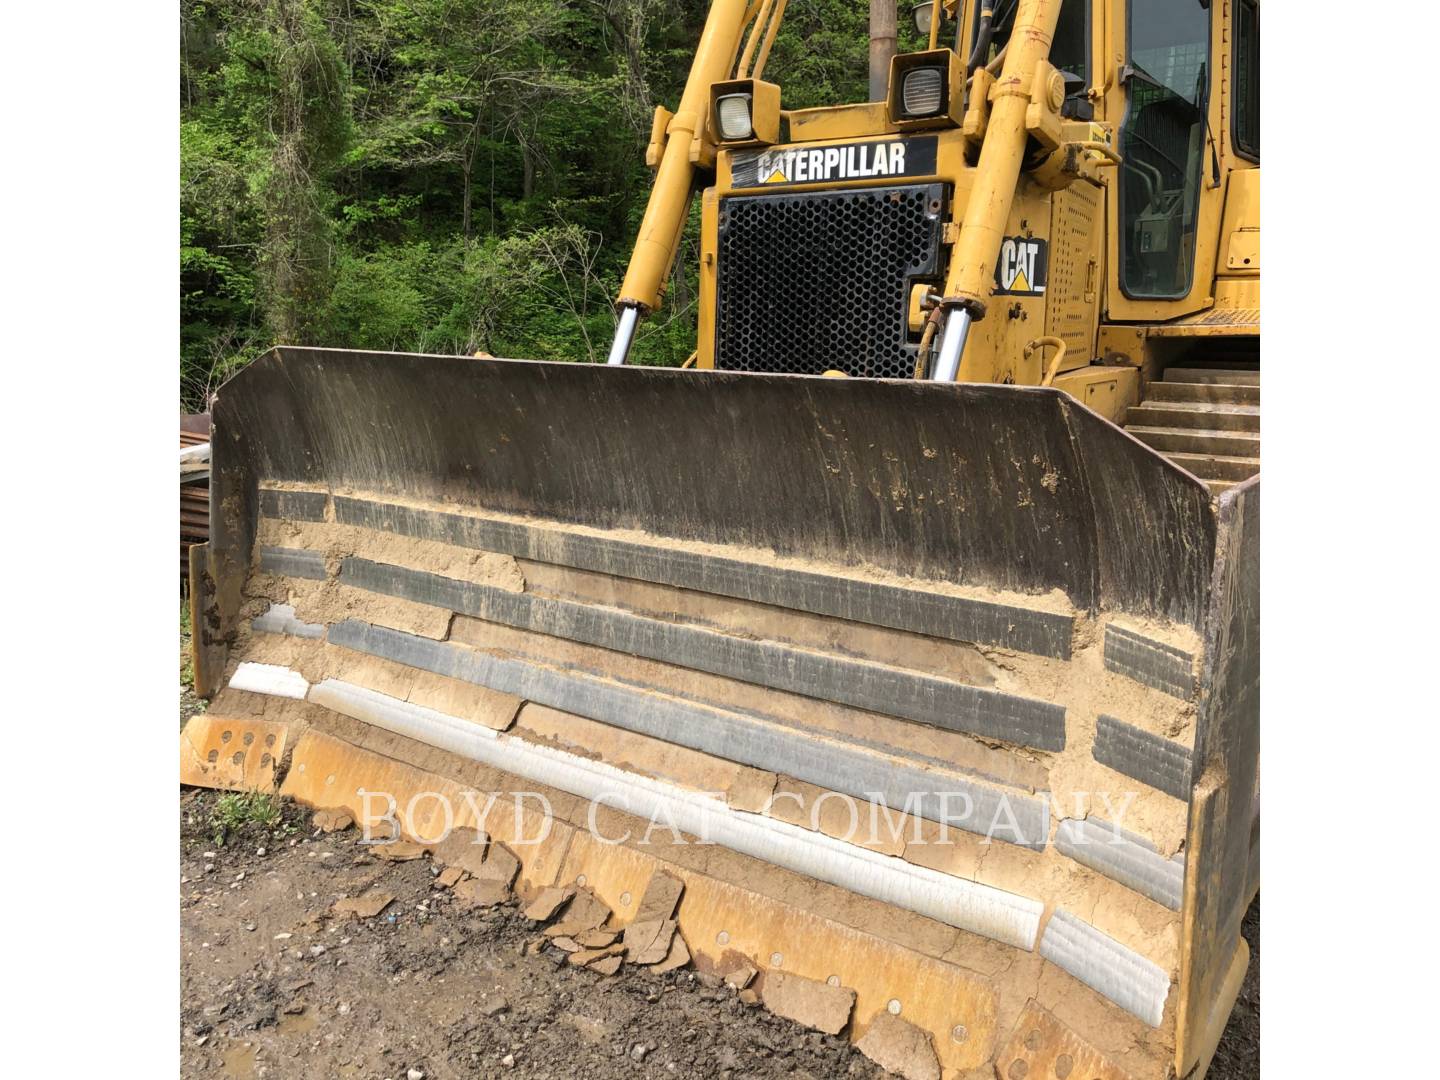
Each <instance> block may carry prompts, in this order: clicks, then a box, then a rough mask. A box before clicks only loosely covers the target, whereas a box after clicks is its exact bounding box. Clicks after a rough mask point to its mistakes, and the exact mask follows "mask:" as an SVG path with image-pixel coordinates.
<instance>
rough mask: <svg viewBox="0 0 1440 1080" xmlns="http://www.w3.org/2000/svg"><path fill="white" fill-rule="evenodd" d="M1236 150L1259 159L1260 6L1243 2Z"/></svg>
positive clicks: (1238, 15) (1238, 18) (1238, 24)
mask: <svg viewBox="0 0 1440 1080" xmlns="http://www.w3.org/2000/svg"><path fill="white" fill-rule="evenodd" d="M1231 134H1232V139H1233V141H1234V143H1235V151H1236V153H1238V154H1239V155H1240V156H1241V157H1244V158H1249V159H1250V160H1251V161H1259V160H1260V5H1259V4H1258V3H1256V2H1255V0H1240V3H1239V4H1238V5H1237V7H1236V9H1235V127H1234V130H1233V132H1232V133H1231Z"/></svg>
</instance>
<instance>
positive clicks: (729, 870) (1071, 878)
mask: <svg viewBox="0 0 1440 1080" xmlns="http://www.w3.org/2000/svg"><path fill="white" fill-rule="evenodd" d="M212 469H213V473H212V483H213V485H214V495H213V497H212V501H211V505H212V507H214V508H215V510H214V519H213V520H212V522H211V540H210V545H209V547H208V549H206V550H205V551H204V552H203V554H202V555H201V556H200V558H202V559H203V561H204V564H205V565H204V566H203V567H201V568H199V571H200V572H199V573H198V574H197V580H198V581H199V582H200V584H201V585H202V586H203V587H202V588H200V589H199V590H197V594H198V595H199V596H200V598H201V599H200V601H199V604H200V606H201V608H202V610H201V611H199V612H197V617H196V618H195V620H194V625H195V626H196V628H197V632H196V640H197V645H196V647H197V650H198V651H199V653H200V655H199V656H198V657H197V663H196V670H197V671H199V672H208V673H213V678H210V680H209V681H210V685H209V686H208V690H209V691H210V692H211V693H214V694H215V695H216V697H215V700H214V703H213V705H212V713H214V715H216V716H224V717H234V718H244V717H252V718H254V719H257V720H261V721H263V722H265V723H267V724H277V725H280V727H281V728H282V729H283V735H284V744H283V745H284V746H285V747H287V748H288V756H287V757H285V758H284V759H283V760H281V762H280V769H281V772H282V774H283V787H282V791H284V792H286V793H289V794H291V795H293V796H295V797H296V798H297V799H299V800H301V801H303V802H305V803H307V804H310V805H314V806H316V807H321V808H329V809H340V808H344V809H346V810H348V811H349V812H350V814H351V815H353V817H354V818H355V819H356V820H357V821H359V822H360V823H361V824H362V825H366V826H369V825H372V824H381V823H383V825H384V827H385V828H390V829H394V828H398V830H399V831H400V832H401V833H403V834H404V835H405V836H406V837H407V838H408V839H409V840H411V841H414V842H419V843H424V844H433V843H439V842H440V841H441V840H442V839H443V837H442V835H441V834H443V833H445V832H446V831H447V829H449V828H453V827H459V826H465V827H469V828H474V829H478V830H483V831H484V832H485V833H486V834H487V835H488V836H489V837H490V838H491V840H492V841H497V842H499V843H502V844H504V845H506V846H507V847H510V848H511V849H512V850H513V852H514V854H515V856H516V857H517V858H518V860H519V863H520V871H519V879H518V883H517V888H518V889H519V890H520V891H521V893H522V895H523V896H524V897H526V898H527V899H529V898H533V897H534V896H535V895H536V894H537V893H538V892H539V891H540V890H542V889H544V888H545V887H547V886H557V885H558V886H564V885H570V884H574V883H579V884H581V885H584V886H586V887H587V888H589V889H590V890H591V891H592V892H593V893H594V895H595V896H596V897H598V898H599V899H600V900H602V901H603V902H604V903H605V904H608V905H609V907H610V908H611V910H612V911H613V913H614V914H613V919H614V921H615V923H616V924H617V925H624V924H627V923H633V922H635V921H637V920H639V921H642V922H643V921H644V920H645V918H646V917H648V916H647V911H648V909H647V908H646V907H645V904H646V901H645V900H644V898H645V897H646V896H647V889H649V887H650V886H652V885H653V884H654V883H655V882H656V881H660V880H662V878H661V877H657V875H660V874H661V873H662V872H663V874H664V875H668V877H665V878H663V880H665V881H668V880H669V879H670V878H675V879H678V880H679V881H680V882H682V883H683V890H684V891H683V896H682V898H681V899H680V901H679V906H678V909H676V911H675V918H676V919H677V920H678V928H679V933H680V935H681V936H682V937H683V940H684V942H685V943H686V946H687V947H688V952H689V954H690V955H691V956H693V959H694V962H695V963H696V964H697V965H700V966H701V967H702V968H708V969H710V970H713V971H716V972H720V973H734V972H736V971H740V970H742V969H743V970H744V971H745V972H746V974H745V978H749V977H750V976H749V974H748V972H749V969H750V968H753V969H754V971H755V973H756V974H755V977H754V982H753V983H751V984H750V988H751V990H753V991H754V992H755V993H756V995H757V996H758V998H759V1000H761V1001H763V1002H764V1003H765V1004H766V1005H767V1006H769V1007H771V1008H772V1009H774V1010H775V1011H777V1012H781V1013H783V1014H785V1015H789V1016H793V1017H795V1018H797V1019H801V1020H802V1021H804V1022H806V1023H810V1024H812V1025H813V1026H816V1027H819V1028H822V1029H824V1030H834V1031H837V1032H838V1031H840V1030H845V1031H847V1032H848V1033H849V1035H850V1036H851V1037H852V1038H854V1039H856V1040H857V1041H858V1043H859V1044H860V1047H861V1049H863V1050H865V1052H866V1053H868V1054H871V1056H872V1057H875V1058H876V1060H879V1061H882V1062H883V1063H885V1064H886V1067H887V1068H892V1069H894V1070H896V1071H899V1072H901V1073H902V1074H904V1075H907V1076H922V1075H937V1070H940V1069H943V1070H946V1072H947V1073H949V1072H955V1073H961V1074H965V1075H971V1073H970V1072H969V1071H970V1070H975V1072H974V1073H973V1075H976V1076H979V1075H988V1072H989V1071H990V1070H998V1072H999V1075H1001V1076H1007V1077H1008V1076H1017V1075H1023V1074H1025V1073H1026V1072H1027V1070H1028V1071H1029V1074H1030V1075H1038V1074H1039V1073H1038V1072H1037V1070H1040V1071H1043V1070H1049V1071H1047V1072H1045V1075H1050V1074H1051V1073H1053V1074H1054V1075H1057V1076H1059V1075H1062V1074H1063V1070H1065V1069H1069V1070H1075V1069H1082V1070H1083V1075H1084V1076H1086V1077H1092V1076H1094V1077H1100V1076H1103V1077H1133V1078H1142V1077H1144V1078H1149V1077H1163V1076H1166V1075H1167V1074H1168V1073H1170V1072H1171V1071H1172V1070H1173V1072H1174V1073H1178V1074H1179V1075H1182V1076H1185V1075H1196V1074H1198V1073H1199V1072H1202V1071H1203V1069H1204V1067H1205V1065H1206V1064H1207V1063H1208V1060H1209V1057H1210V1055H1211V1054H1212V1053H1213V1050H1214V1045H1215V1042H1216V1040H1217V1039H1218V1037H1219V1033H1220V1031H1221V1029H1222V1028H1223V1026H1224V1022H1225V1019H1226V1017H1227V1016H1228V1014H1229V1011H1230V1008H1231V1005H1232V1003H1233V1000H1234V997H1235V994H1236V992H1237V990H1238V986H1239V979H1240V977H1241V976H1243V973H1244V970H1245V964H1246V957H1247V955H1248V954H1247V953H1246V950H1245V945H1244V943H1243V941H1242V940H1241V938H1240V921H1241V917H1242V915H1243V913H1244V909H1245V906H1246V904H1247V902H1248V900H1249V897H1250V895H1251V893H1252V892H1253V887H1254V872H1253V870H1252V868H1251V857H1252V847H1251V836H1252V825H1253V824H1254V818H1255V809H1254V807H1255V793H1256V790H1257V765H1258V724H1257V718H1258V620H1259V614H1258V589H1257V575H1258V569H1257V566H1258V548H1257V545H1258V530H1259V480H1258V478H1252V479H1250V480H1247V481H1245V482H1244V483H1242V484H1239V485H1238V486H1236V487H1234V488H1233V489H1231V490H1229V491H1227V492H1226V493H1225V494H1224V495H1223V496H1222V497H1220V498H1219V499H1218V500H1216V499H1212V497H1211V496H1210V494H1209V493H1208V492H1207V491H1206V489H1205V488H1204V486H1203V485H1202V484H1200V483H1199V482H1198V481H1196V480H1195V479H1194V478H1193V477H1190V476H1189V475H1188V474H1186V473H1184V472H1183V471H1182V470H1180V469H1178V468H1176V467H1175V466H1173V465H1171V464H1170V463H1169V462H1167V461H1165V460H1163V459H1162V458H1161V457H1160V456H1159V455H1157V454H1156V453H1155V452H1154V451H1152V450H1151V449H1149V448H1148V447H1146V446H1144V445H1142V444H1141V443H1140V442H1138V441H1136V440H1135V439H1133V438H1131V437H1130V436H1128V435H1126V434H1125V433H1124V432H1122V431H1120V430H1119V429H1117V428H1115V427H1113V426H1112V425H1110V424H1108V423H1106V422H1105V421H1103V420H1101V419H1100V418H1098V417H1097V416H1095V415H1094V414H1092V413H1090V412H1088V411H1087V410H1085V409H1084V408H1083V407H1081V406H1079V405H1078V404H1076V403H1075V402H1074V401H1073V400H1072V399H1070V398H1068V397H1067V396H1065V395H1064V394H1061V393H1059V392H1056V391H1051V390H1041V389H1021V388H1014V387H1001V386H978V385H939V384H933V383H917V382H888V381H862V380H853V379H852V380H839V379H837V380H830V379H811V378H801V377H789V376H762V375H738V374H726V373H710V372H706V373H698V372H688V371H674V370H658V369H641V368H606V367H593V366H580V365H568V364H550V363H531V362H522V361H481V360H472V359H462V358H455V357H430V356H410V355H392V354H379V353H347V352H337V351H329V350H315V349H290V348H285V349H277V350H275V351H272V352H271V353H269V354H267V355H266V356H264V357H262V358H261V359H260V360H258V361H256V362H255V363H254V364H252V365H251V366H250V367H249V368H247V369H246V370H244V371H243V372H242V373H241V374H239V375H238V376H236V377H235V378H234V379H233V380H232V381H230V382H229V383H227V384H226V385H225V387H224V388H223V389H222V390H221V392H220V395H219V400H218V402H217V404H216V406H215V410H214V437H213V462H212ZM187 730H188V729H187ZM193 741H197V742H198V741H200V740H199V739H196V740H193ZM662 918H663V917H662ZM636 936H637V937H644V936H645V935H638V934H637V935H636ZM652 936H653V935H652ZM662 951H663V950H662ZM630 958H631V959H634V958H635V957H634V956H633V955H631V957H630ZM736 981H737V985H738V984H739V983H740V982H742V981H743V980H739V979H737V980H736ZM1017 1062H1019V1063H1022V1064H1020V1065H1017V1064H1016V1063H1017ZM1067 1063H1068V1064H1067ZM1075 1075H1077V1076H1078V1075H1081V1073H1079V1072H1076V1073H1075Z"/></svg>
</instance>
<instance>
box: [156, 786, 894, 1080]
mask: <svg viewBox="0 0 1440 1080" xmlns="http://www.w3.org/2000/svg"><path fill="white" fill-rule="evenodd" d="M214 803H215V795H214V794H213V793H211V792H199V791H193V790H187V791H184V792H182V794H181V798H180V828H181V867H180V871H181V875H182V881H181V885H180V896H181V909H180V920H181V940H182V947H181V1015H180V1045H181V1075H182V1076H184V1077H202V1076H203V1077H234V1078H237V1080H244V1078H250V1077H254V1078H257V1080H260V1078H266V1080H278V1078H282V1077H287V1078H288V1077H352V1076H353V1077H364V1078H367V1080H368V1078H375V1080H383V1078H386V1077H391V1078H394V1080H400V1078H402V1077H407V1076H409V1077H410V1078H411V1080H414V1078H415V1075H416V1073H417V1072H418V1073H423V1074H424V1075H425V1076H426V1077H429V1078H435V1080H449V1078H453V1077H481V1076H484V1077H489V1076H510V1075H513V1076H516V1077H526V1078H534V1080H543V1078H546V1077H550V1078H557V1080H558V1078H561V1077H572V1076H580V1075H583V1076H586V1077H587V1078H591V1080H604V1078H608V1077H630V1078H634V1077H641V1076H656V1077H661V1076H706V1077H737V1078H738V1077H742V1076H744V1077H759V1078H765V1077H807V1076H808V1077H815V1078H820V1077H835V1076H852V1077H877V1076H882V1075H884V1074H883V1073H882V1072H881V1071H880V1070H879V1069H877V1068H876V1067H875V1066H874V1065H873V1064H871V1063H870V1062H869V1061H868V1060H867V1059H866V1058H864V1057H863V1056H861V1055H860V1054H859V1053H857V1052H856V1051H854V1050H853V1049H852V1048H851V1047H850V1046H849V1044H848V1043H847V1042H846V1040H845V1039H843V1038H839V1037H830V1036H825V1035H821V1034H818V1033H816V1032H812V1031H808V1030H806V1029H804V1028H801V1027H799V1026H797V1025H796V1024H794V1023H791V1022H790V1021H788V1020H783V1019H781V1018H779V1017H776V1016H773V1015H771V1014H770V1013H768V1012H766V1011H765V1010H764V1009H762V1008H758V1007H751V1006H746V1005H742V1004H741V1003H740V1001H739V1000H738V999H737V996H736V992H735V991H734V990H732V989H730V988H729V987H728V986H724V985H715V983H714V981H713V980H709V979H702V978H701V977H700V976H698V975H696V974H695V973H694V972H693V971H689V970H682V971H675V972H669V973H667V974H664V975H657V974H654V973H652V972H650V971H647V970H643V969H639V968H634V967H625V968H622V969H621V972H620V973H619V974H618V975H614V976H605V975H599V974H596V973H593V972H589V971H582V970H577V969H574V968H572V967H570V966H569V965H567V964H566V963H565V958H566V956H565V954H564V953H563V952H560V951H559V950H557V949H554V948H553V947H547V948H546V950H545V951H544V952H542V953H539V954H538V955H527V954H525V952H524V951H523V950H524V947H525V945H526V943H527V942H530V941H532V940H534V939H535V938H536V937H538V933H537V931H536V929H535V928H534V927H533V926H532V924H530V923H529V922H528V921H527V920H526V919H525V918H524V917H523V916H522V915H521V914H520V913H519V911H517V910H516V909H515V908H514V907H513V906H505V907H499V908H490V909H476V908H469V909H461V908H460V906H459V904H458V902H457V901H456V900H455V898H454V896H453V894H452V893H450V892H449V891H448V890H445V889H442V888H440V887H439V886H438V884H437V883H436V882H435V881H434V876H433V873H432V870H438V868H437V867H434V864H432V863H431V862H430V861H429V860H428V859H417V860H415V861H413V862H404V863H394V862H383V861H380V860H377V859H375V858H374V857H373V856H372V855H370V854H369V853H368V851H367V849H366V848H365V847H363V846H359V845H357V844H356V842H355V841H356V839H357V836H358V834H357V833H356V832H355V830H353V829H351V830H347V831H345V832H339V833H334V834H330V835H325V834H319V835H312V833H313V832H314V830H312V829H311V827H310V819H309V815H308V814H305V813H303V812H301V811H299V810H298V809H297V808H294V807H289V808H287V811H286V822H285V824H284V825H283V826H281V828H279V829H278V830H266V831H257V830H256V829H253V828H247V829H245V830H243V831H242V832H241V833H239V834H238V835H235V836H232V837H230V838H229V840H228V842H227V844H226V845H224V846H223V847H222V846H220V845H217V844H216V843H215V838H214V833H213V831H212V829H211V827H210V824H209V822H210V814H211V808H212V807H213V805H214ZM261 850H263V851H264V854H263V855H261V854H259V852H260V851H261ZM207 852H208V853H211V854H209V855H207ZM372 887H378V888H382V889H383V890H384V891H385V892H388V893H393V894H394V896H395V900H394V901H393V902H392V903H391V904H390V905H389V907H388V908H386V909H385V910H384V911H382V912H381V913H380V914H379V915H377V916H375V917H374V918H370V919H352V918H349V917H340V918H334V917H331V916H330V915H329V914H328V911H329V908H330V906H331V904H332V903H333V902H334V901H335V900H336V899H338V898H339V897H342V896H354V895H356V894H358V893H362V892H365V891H366V890H367V889H370V888H372ZM412 1070H414V1071H413V1072H412Z"/></svg>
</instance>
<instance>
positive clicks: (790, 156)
mask: <svg viewBox="0 0 1440 1080" xmlns="http://www.w3.org/2000/svg"><path fill="white" fill-rule="evenodd" d="M936 146H937V140H936V139H935V136H933V135H929V136H922V137H919V138H909V139H885V140H881V141H870V142H859V143H847V144H845V145H843V146H816V147H809V146H777V147H774V148H772V149H769V150H763V151H761V152H759V153H753V152H741V153H737V154H736V155H735V156H734V158H733V159H732V160H731V166H730V175H731V185H732V186H733V187H737V188H744V187H771V186H774V185H777V184H833V183H844V182H847V181H852V180H875V179H893V178H896V177H905V176H933V175H934V173H935V156H936Z"/></svg>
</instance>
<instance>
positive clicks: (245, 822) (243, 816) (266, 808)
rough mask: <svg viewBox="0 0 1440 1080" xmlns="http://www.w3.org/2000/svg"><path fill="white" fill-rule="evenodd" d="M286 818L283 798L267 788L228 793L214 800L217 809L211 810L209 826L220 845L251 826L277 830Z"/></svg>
mask: <svg viewBox="0 0 1440 1080" xmlns="http://www.w3.org/2000/svg"><path fill="white" fill-rule="evenodd" d="M283 821H284V815H283V813H282V812H281V807H280V797H279V796H278V795H273V794H271V793H270V792H267V791H240V792H237V791H231V792H227V793H225V794H224V795H221V796H220V797H219V798H218V799H216V800H215V809H214V810H212V811H210V827H211V828H212V829H214V830H215V843H216V844H218V845H223V844H224V843H225V841H226V840H228V839H229V838H230V837H231V836H233V835H235V834H236V833H240V832H243V831H245V829H246V828H247V827H248V826H252V825H253V826H255V827H256V828H258V829H262V830H264V829H278V828H279V827H280V825H281V824H282V823H283Z"/></svg>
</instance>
